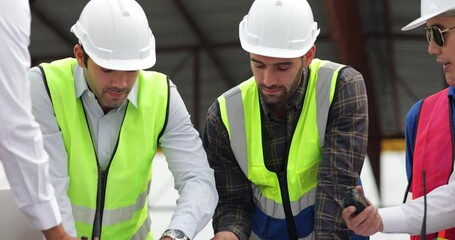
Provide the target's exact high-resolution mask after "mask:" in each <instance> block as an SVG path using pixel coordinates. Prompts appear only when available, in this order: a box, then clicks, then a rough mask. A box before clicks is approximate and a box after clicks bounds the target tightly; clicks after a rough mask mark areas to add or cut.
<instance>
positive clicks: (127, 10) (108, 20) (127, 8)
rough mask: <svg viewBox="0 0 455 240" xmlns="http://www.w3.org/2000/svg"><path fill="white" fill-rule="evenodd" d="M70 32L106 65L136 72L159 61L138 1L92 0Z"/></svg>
mask: <svg viewBox="0 0 455 240" xmlns="http://www.w3.org/2000/svg"><path fill="white" fill-rule="evenodd" d="M71 32H73V33H74V34H75V35H76V37H77V38H78V39H79V43H80V44H81V45H82V46H83V47H84V51H85V52H86V53H87V54H88V55H89V56H90V58H92V60H93V61H94V62H95V63H96V64H98V65H100V66H102V67H104V68H108V69H112V70H122V71H133V70H141V69H147V68H150V67H152V66H153V65H154V64H155V62H156V56H155V38H154V36H153V34H152V31H151V30H150V28H149V24H148V20H147V16H146V15H145V13H144V10H143V9H142V8H141V6H140V5H139V4H138V3H137V2H136V1H135V0H91V1H89V2H88V3H87V5H86V6H85V7H84V9H83V10H82V13H81V16H80V17H79V20H78V21H77V22H76V24H74V25H73V26H72V27H71Z"/></svg>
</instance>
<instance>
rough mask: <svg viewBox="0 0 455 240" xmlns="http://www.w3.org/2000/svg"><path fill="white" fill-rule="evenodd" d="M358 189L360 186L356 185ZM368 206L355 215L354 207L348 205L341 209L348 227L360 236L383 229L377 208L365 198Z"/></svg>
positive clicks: (369, 234)
mask: <svg viewBox="0 0 455 240" xmlns="http://www.w3.org/2000/svg"><path fill="white" fill-rule="evenodd" d="M357 189H358V190H359V191H362V189H361V188H359V187H357ZM367 202H368V205H369V206H368V207H366V208H365V209H364V210H363V211H361V212H360V213H359V214H357V215H355V210H356V209H355V207H353V206H349V207H347V208H345V209H344V210H343V219H344V221H345V222H346V225H347V227H348V228H349V229H351V230H352V231H354V232H355V233H356V234H358V235H361V236H371V235H373V234H375V233H377V232H381V231H382V229H383V225H382V218H381V216H380V215H379V212H378V209H377V208H375V207H374V206H372V204H371V202H370V201H369V200H368V199H367Z"/></svg>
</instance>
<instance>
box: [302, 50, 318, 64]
mask: <svg viewBox="0 0 455 240" xmlns="http://www.w3.org/2000/svg"><path fill="white" fill-rule="evenodd" d="M315 55H316V45H313V46H312V47H311V48H310V50H308V51H307V52H306V53H305V55H303V65H304V67H308V66H309V65H310V64H311V62H312V61H313V59H314V56H315Z"/></svg>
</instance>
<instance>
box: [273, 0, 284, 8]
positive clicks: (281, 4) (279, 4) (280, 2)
mask: <svg viewBox="0 0 455 240" xmlns="http://www.w3.org/2000/svg"><path fill="white" fill-rule="evenodd" d="M275 6H277V7H282V6H283V2H282V1H276V2H275Z"/></svg>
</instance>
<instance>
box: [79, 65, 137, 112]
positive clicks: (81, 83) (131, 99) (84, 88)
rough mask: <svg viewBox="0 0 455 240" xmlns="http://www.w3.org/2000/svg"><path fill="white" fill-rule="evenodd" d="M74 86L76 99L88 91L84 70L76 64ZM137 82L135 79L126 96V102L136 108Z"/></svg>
mask: <svg viewBox="0 0 455 240" xmlns="http://www.w3.org/2000/svg"><path fill="white" fill-rule="evenodd" d="M73 76H74V84H75V87H76V97H77V98H79V97H81V96H82V94H83V93H84V92H86V91H90V89H89V88H88V85H87V81H86V80H85V76H84V70H83V69H82V68H81V67H80V66H79V65H77V64H76V66H75V67H74V73H73ZM137 85H138V81H137V79H136V82H135V83H134V86H133V88H132V89H131V92H130V93H129V94H128V97H127V99H128V101H129V102H130V103H131V104H133V105H134V106H135V107H137V91H138V87H137Z"/></svg>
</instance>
